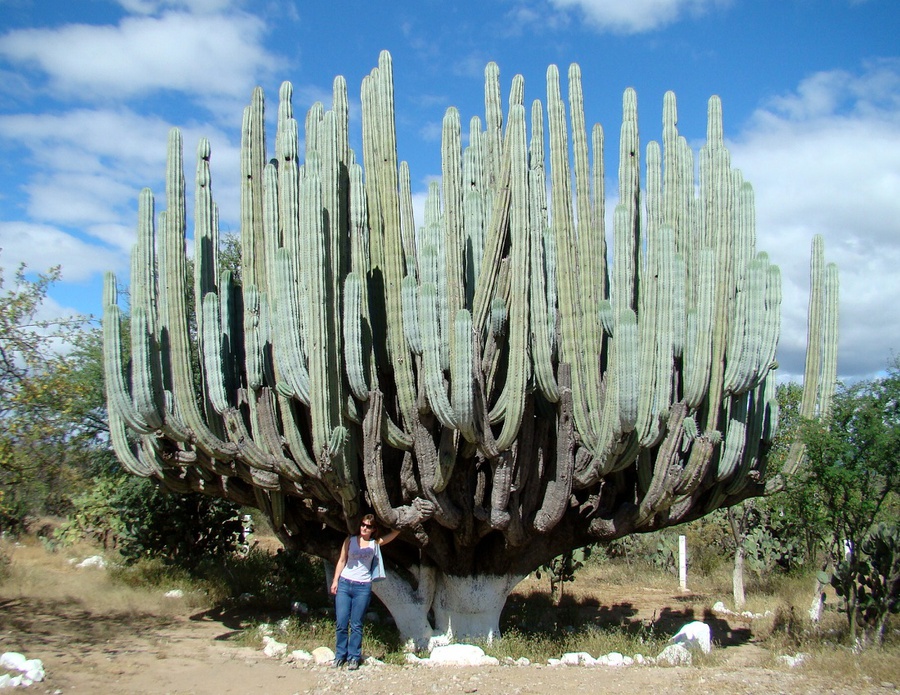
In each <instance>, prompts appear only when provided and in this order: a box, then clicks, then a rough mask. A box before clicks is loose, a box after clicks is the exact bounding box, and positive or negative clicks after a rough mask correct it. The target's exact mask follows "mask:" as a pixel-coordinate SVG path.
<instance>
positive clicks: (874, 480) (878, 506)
mask: <svg viewBox="0 0 900 695" xmlns="http://www.w3.org/2000/svg"><path fill="white" fill-rule="evenodd" d="M802 436H803V440H804V442H805V444H806V465H805V467H804V469H803V471H802V473H801V483H802V484H803V486H804V488H805V489H806V493H807V498H808V499H807V502H806V513H807V514H808V515H809V518H808V521H809V525H810V527H811V528H817V529H821V530H822V542H823V544H824V546H825V550H826V552H827V553H828V556H829V559H830V561H831V564H832V565H833V566H835V567H836V572H835V575H834V577H835V578H834V580H833V582H832V583H833V584H834V585H835V586H836V588H837V589H838V591H839V593H841V594H842V596H843V598H844V599H845V600H846V604H847V606H846V607H847V617H848V620H849V624H850V636H851V639H853V640H854V641H858V642H863V643H864V642H865V641H867V640H868V639H869V638H870V637H874V638H875V640H876V641H878V640H879V639H880V636H879V635H876V634H873V633H872V632H871V630H872V628H873V627H874V626H875V625H877V622H878V619H880V618H881V616H880V615H878V616H875V618H874V622H873V617H872V614H870V613H868V612H867V609H868V604H869V602H868V600H867V599H868V597H869V596H870V594H869V592H868V591H867V590H866V588H865V585H866V582H867V581H868V579H866V576H867V573H869V574H870V573H871V571H876V569H871V568H872V566H873V565H877V564H878V562H877V561H875V562H873V557H872V555H871V553H868V552H866V549H867V548H879V547H882V546H884V547H890V546H889V545H885V544H880V543H879V542H877V541H874V540H872V538H873V537H872V532H873V531H874V530H875V529H876V528H878V525H879V524H880V523H882V522H892V523H896V519H897V513H898V504H900V470H898V468H900V455H898V450H900V361H898V360H895V361H894V363H893V364H892V365H891V366H890V368H889V369H888V372H887V375H886V376H885V377H883V378H880V379H875V380H871V381H863V382H859V383H856V384H853V385H851V386H847V387H843V388H841V389H840V390H839V391H838V393H837V394H836V397H835V400H834V404H833V407H832V410H831V412H830V415H829V416H828V417H827V418H823V419H819V420H811V421H808V422H806V423H804V426H803V433H802ZM888 564H890V563H888ZM867 566H869V567H870V570H867V569H866V567H867ZM870 578H871V577H870Z"/></svg>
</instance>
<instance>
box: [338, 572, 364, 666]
mask: <svg viewBox="0 0 900 695" xmlns="http://www.w3.org/2000/svg"><path fill="white" fill-rule="evenodd" d="M371 597H372V584H371V583H370V582H351V581H349V580H347V579H343V578H341V579H339V580H338V590H337V594H335V597H334V613H335V622H336V623H337V644H336V646H335V649H334V659H335V661H348V660H351V661H352V660H356V661H360V660H361V658H362V631H363V617H364V616H365V614H366V609H367V608H368V607H369V599H370V598H371Z"/></svg>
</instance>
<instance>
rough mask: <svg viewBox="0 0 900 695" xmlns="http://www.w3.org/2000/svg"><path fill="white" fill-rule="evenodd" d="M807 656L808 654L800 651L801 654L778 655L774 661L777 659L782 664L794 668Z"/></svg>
mask: <svg viewBox="0 0 900 695" xmlns="http://www.w3.org/2000/svg"><path fill="white" fill-rule="evenodd" d="M807 656H809V655H808V654H802V653H801V654H796V655H794V656H791V655H790V654H782V655H781V656H779V657H778V658H777V659H776V661H778V662H779V663H782V664H784V665H785V666H789V667H791V668H794V667H795V666H799V665H800V664H802V663H803V662H804V661H805V660H806V657H807Z"/></svg>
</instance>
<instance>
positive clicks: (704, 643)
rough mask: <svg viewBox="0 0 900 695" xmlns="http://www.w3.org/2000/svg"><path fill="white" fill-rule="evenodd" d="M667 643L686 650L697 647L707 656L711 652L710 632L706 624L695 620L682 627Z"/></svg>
mask: <svg viewBox="0 0 900 695" xmlns="http://www.w3.org/2000/svg"><path fill="white" fill-rule="evenodd" d="M669 642H671V643H672V644H682V645H684V646H685V647H688V648H690V647H697V648H699V649H700V651H702V652H703V653H704V654H709V653H710V652H711V651H712V631H711V630H710V629H709V625H707V624H706V623H703V622H700V621H699V620H695V621H694V622H692V623H688V624H687V625H685V626H684V627H682V628H681V629H680V630H679V631H678V632H677V633H676V634H675V635H674V636H673V637H672V639H670V640H669Z"/></svg>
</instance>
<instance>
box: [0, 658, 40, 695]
mask: <svg viewBox="0 0 900 695" xmlns="http://www.w3.org/2000/svg"><path fill="white" fill-rule="evenodd" d="M0 669H3V670H6V671H18V672H19V673H18V675H15V676H14V675H12V674H4V676H2V677H0V688H16V687H18V686H20V685H31V684H32V683H37V682H39V681H42V680H44V675H45V674H44V662H42V661H41V660H40V659H26V658H25V655H24V654H20V653H19V652H5V653H4V654H2V655H0ZM4 682H5V685H4V684H3V683H4Z"/></svg>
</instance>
